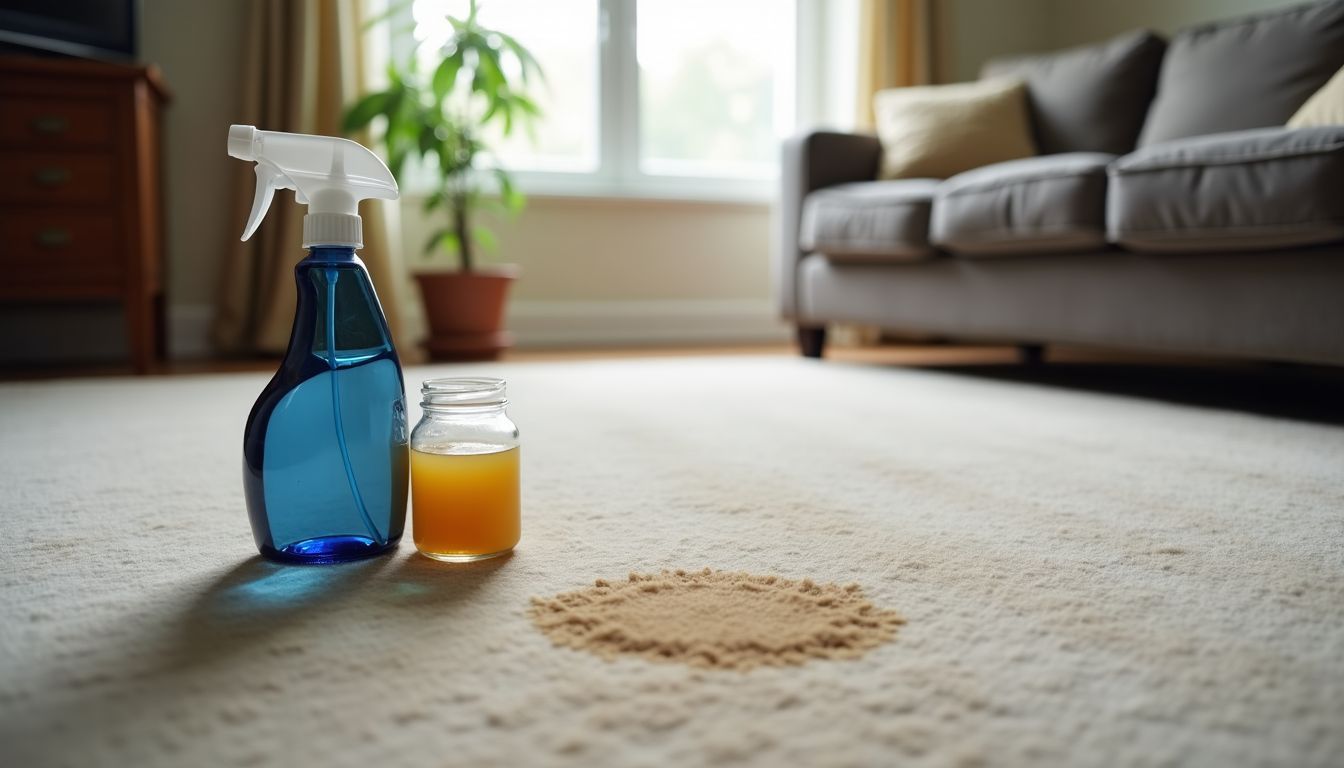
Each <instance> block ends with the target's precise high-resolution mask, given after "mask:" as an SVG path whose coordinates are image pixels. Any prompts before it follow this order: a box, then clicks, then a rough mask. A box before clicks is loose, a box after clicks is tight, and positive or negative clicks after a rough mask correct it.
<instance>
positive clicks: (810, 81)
mask: <svg viewBox="0 0 1344 768" xmlns="http://www.w3.org/2000/svg"><path fill="white" fill-rule="evenodd" d="M788 2H789V4H790V5H791V6H792V8H791V10H792V12H793V13H792V15H793V30H792V33H793V39H794V49H795V55H794V56H792V57H789V59H788V61H786V62H784V64H785V66H786V67H787V69H786V71H785V72H783V73H782V74H783V75H784V77H785V78H786V80H787V81H788V82H787V84H786V85H785V87H784V88H780V87H779V86H778V85H777V87H776V97H777V98H778V97H779V96H780V94H781V91H782V92H783V93H784V95H785V97H786V98H787V99H788V101H789V102H790V103H789V104H788V106H787V109H788V110H789V113H790V114H791V115H792V124H791V125H788V126H786V127H785V131H784V132H785V133H793V132H796V131H797V130H798V129H799V128H800V127H801V126H803V125H807V124H809V123H816V122H822V120H821V119H820V118H821V117H822V116H823V115H822V113H823V112H824V111H825V106H826V105H825V104H824V101H825V99H824V92H823V87H822V83H821V82H820V80H819V78H818V77H817V73H818V70H819V69H820V68H821V65H822V63H823V53H824V48H825V42H826V41H825V34H826V28H827V26H828V25H827V23H826V16H827V9H826V8H825V6H826V5H827V4H826V0H788ZM597 3H598V8H597V12H598V29H597V31H596V32H597V34H596V36H595V41H596V43H597V46H598V51H597V83H596V87H597V114H596V115H595V118H596V119H595V121H594V125H595V127H596V128H597V130H598V140H597V158H596V159H597V166H596V168H594V169H593V170H591V171H561V170H555V171H549V170H528V169H517V170H515V169H512V168H510V169H509V172H510V175H511V176H512V177H513V179H514V182H515V184H516V185H517V186H518V188H519V190H521V191H522V192H523V193H524V194H527V195H529V196H533V197H577V198H619V199H631V198H634V199H647V200H686V201H703V202H735V203H742V202H746V203H764V202H768V201H770V200H771V199H773V197H774V196H775V194H776V192H777V187H778V177H777V173H776V174H772V175H771V176H769V177H765V178H742V177H713V176H698V175H668V174H650V173H646V172H644V170H643V169H642V168H641V164H640V155H639V150H640V141H641V132H640V117H641V115H640V104H639V61H638V55H637V51H636V40H637V29H638V19H637V14H638V11H637V7H638V6H637V0H597ZM393 16H394V18H395V19H396V21H395V23H392V24H388V25H385V26H386V28H387V29H389V30H392V31H390V32H389V33H388V35H389V36H390V38H391V39H390V40H388V41H387V45H388V52H389V54H390V55H393V56H397V57H404V56H406V55H408V54H409V53H410V51H411V49H412V46H414V40H413V39H412V37H411V35H410V31H409V30H410V29H411V27H412V26H413V23H414V22H413V20H412V18H411V8H410V3H406V4H404V5H402V6H401V7H400V8H399V9H398V10H396V11H394V12H393ZM780 138H781V139H782V138H783V137H782V136H781V137H780ZM506 167H507V164H506ZM481 183H482V185H483V186H485V187H486V188H489V187H490V186H491V185H492V184H493V183H494V180H493V178H492V177H490V176H489V175H488V174H482V179H481ZM406 186H407V187H408V189H407V192H408V193H411V194H424V193H426V192H428V191H429V190H431V189H432V188H433V182H432V181H431V178H430V176H429V173H428V172H427V171H425V170H424V169H418V168H408V178H407V183H406Z"/></svg>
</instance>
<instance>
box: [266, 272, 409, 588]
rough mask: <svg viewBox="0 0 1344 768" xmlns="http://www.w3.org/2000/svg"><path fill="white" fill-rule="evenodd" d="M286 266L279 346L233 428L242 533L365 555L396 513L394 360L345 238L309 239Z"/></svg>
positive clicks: (387, 532) (399, 486) (400, 440)
mask: <svg viewBox="0 0 1344 768" xmlns="http://www.w3.org/2000/svg"><path fill="white" fill-rule="evenodd" d="M294 278H295V281H296V282H297V283H298V290H299V298H298V306H297V308H296V309H295V312H294V330H293V333H292V334H291V336H290V339H289V349H288V350H287V351H286V352H285V359H284V361H283V362H282V363H281V365H280V370H279V371H277V372H276V374H275V377H274V378H272V379H271V382H270V383H269V384H267V385H266V388H265V389H264V390H262V393H261V397H260V398H258V400H257V403H256V405H254V406H253V407H252V413H251V415H249V416H248V419H247V428H246V430H245V431H244V434H243V486H244V489H245V491H246V495H247V511H248V516H249V517H250V518H251V522H252V535H253V538H254V539H255V540H256V542H257V548H258V549H259V550H261V553H262V554H263V555H265V556H266V557H269V558H272V559H276V560H282V561H286V562H298V563H337V562H343V561H347V560H356V559H359V558H364V557H370V556H372V555H376V554H379V553H381V552H385V551H388V550H390V549H391V548H393V547H395V546H396V544H397V542H398V541H399V540H400V539H401V534H402V529H403V528H404V526H405V522H406V483H407V472H408V469H407V462H408V456H407V447H406V437H407V430H406V401H405V395H404V392H405V386H404V384H403V382H402V377H401V363H400V361H399V360H398V359H397V353H396V350H395V349H393V347H392V342H391V334H390V333H389V332H388V329H387V321H386V319H385V318H384V316H383V312H382V308H381V307H380V306H379V304H378V298H377V296H376V295H375V294H374V292H373V284H372V283H371V282H370V281H369V275H368V272H367V271H365V269H364V264H363V263H362V262H361V261H360V260H359V258H358V257H357V256H355V252H354V249H352V248H344V247H341V248H337V247H322V246H316V247H314V248H312V250H311V251H310V253H309V256H308V258H306V259H304V260H303V261H301V262H299V264H298V266H296V267H295V268H294Z"/></svg>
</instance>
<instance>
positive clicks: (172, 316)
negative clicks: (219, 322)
mask: <svg viewBox="0 0 1344 768" xmlns="http://www.w3.org/2000/svg"><path fill="white" fill-rule="evenodd" d="M167 315H168V317H167V321H168V359H169V360H202V359H205V358H209V357H212V356H213V355H214V352H215V348H214V344H212V343H211V342H210V325H211V323H213V322H214V319H215V308H214V306H213V305H211V304H171V305H169V307H168V310H167Z"/></svg>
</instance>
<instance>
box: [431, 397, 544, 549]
mask: <svg viewBox="0 0 1344 768" xmlns="http://www.w3.org/2000/svg"><path fill="white" fill-rule="evenodd" d="M504 391H505V383H504V380H503V379H489V378H457V379H430V380H428V381H426V382H425V383H424V384H423V385H422V386H421V388H420V395H421V402H420V407H421V409H422V410H423V416H422V417H421V419H420V423H419V424H416V425H415V430H414V431H413V432H411V526H412V529H413V531H414V533H415V547H416V549H418V550H420V552H421V553H422V554H424V555H426V556H428V557H432V558H434V559H435V560H444V561H447V562H450V563H467V562H471V561H473V560H484V559H486V558H489V557H496V556H498V555H502V554H504V553H505V552H508V551H510V550H512V549H513V547H514V545H516V544H517V543H518V538H519V536H520V535H521V529H522V522H521V507H522V504H521V494H520V489H519V475H518V427H517V426H515V425H514V423H513V422H512V421H510V420H509V416H508V414H507V413H505V412H504V407H505V406H506V405H508V402H509V401H508V399H507V398H505V396H504Z"/></svg>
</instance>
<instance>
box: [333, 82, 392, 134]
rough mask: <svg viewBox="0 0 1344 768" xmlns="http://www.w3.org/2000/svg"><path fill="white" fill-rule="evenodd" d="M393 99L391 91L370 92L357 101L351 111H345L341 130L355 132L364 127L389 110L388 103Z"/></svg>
mask: <svg viewBox="0 0 1344 768" xmlns="http://www.w3.org/2000/svg"><path fill="white" fill-rule="evenodd" d="M391 99H392V94H391V92H389V91H378V92H377V93H370V94H369V95H367V96H365V97H364V98H362V99H360V100H359V101H357V102H355V105H354V106H353V107H351V108H350V111H348V112H346V113H345V120H343V121H342V122H341V130H342V131H343V132H345V133H353V132H354V131H358V130H359V129H361V128H364V127H365V126H367V125H368V124H369V123H371V122H373V118H375V117H377V116H379V115H381V114H384V113H385V112H386V111H387V105H388V102H390V101H391Z"/></svg>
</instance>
